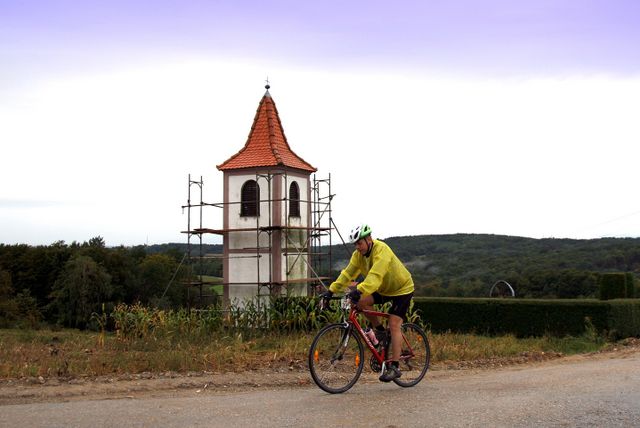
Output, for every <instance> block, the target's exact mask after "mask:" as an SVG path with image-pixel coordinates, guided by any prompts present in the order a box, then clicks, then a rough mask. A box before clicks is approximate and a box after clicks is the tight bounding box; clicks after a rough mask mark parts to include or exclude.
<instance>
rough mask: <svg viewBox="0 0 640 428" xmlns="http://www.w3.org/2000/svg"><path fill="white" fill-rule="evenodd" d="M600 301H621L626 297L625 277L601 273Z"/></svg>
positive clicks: (623, 275) (617, 273) (618, 273)
mask: <svg viewBox="0 0 640 428" xmlns="http://www.w3.org/2000/svg"><path fill="white" fill-rule="evenodd" d="M599 285H600V300H611V299H623V298H625V297H627V295H626V294H627V289H626V275H625V274H624V273H620V272H616V273H603V274H602V275H601V276H600V281H599Z"/></svg>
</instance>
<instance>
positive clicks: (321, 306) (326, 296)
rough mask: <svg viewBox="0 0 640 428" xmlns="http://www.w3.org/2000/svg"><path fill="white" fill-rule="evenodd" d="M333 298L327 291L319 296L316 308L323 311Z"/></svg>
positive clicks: (330, 292) (331, 293)
mask: <svg viewBox="0 0 640 428" xmlns="http://www.w3.org/2000/svg"><path fill="white" fill-rule="evenodd" d="M331 297H333V292H332V291H331V290H327V291H325V292H324V293H322V294H321V295H320V302H318V308H319V309H320V310H321V311H323V310H325V309H327V308H328V307H329V300H330V299H331Z"/></svg>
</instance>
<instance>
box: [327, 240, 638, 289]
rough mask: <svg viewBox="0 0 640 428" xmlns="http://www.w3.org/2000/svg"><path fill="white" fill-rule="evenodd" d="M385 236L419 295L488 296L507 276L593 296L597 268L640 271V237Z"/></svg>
mask: <svg viewBox="0 0 640 428" xmlns="http://www.w3.org/2000/svg"><path fill="white" fill-rule="evenodd" d="M384 241H385V242H386V243H387V244H389V246H391V248H392V249H393V250H394V251H395V253H396V254H397V255H398V257H399V258H400V259H401V260H403V261H404V262H405V263H406V265H407V267H408V268H409V270H410V271H411V273H412V275H413V277H414V281H415V283H416V288H417V294H420V295H437V296H486V295H487V293H488V292H489V289H490V287H491V286H492V285H493V284H494V283H495V282H496V281H497V280H506V281H508V282H509V283H510V284H511V285H512V286H513V287H514V288H515V289H516V293H517V294H518V295H520V296H531V297H578V296H585V297H594V296H595V295H596V291H597V274H598V273H601V272H609V271H625V272H635V273H636V275H637V274H640V238H603V239H591V240H574V239H532V238H522V237H511V236H499V235H471V234H457V235H421V236H404V237H390V238H387V239H385V240H384ZM341 247H342V246H336V247H334V249H333V254H334V260H333V261H334V263H333V265H334V269H339V268H341V267H342V266H343V265H344V264H346V262H347V257H346V252H345V250H344V249H343V248H341ZM336 274H337V272H334V273H333V275H334V276H335V275H336Z"/></svg>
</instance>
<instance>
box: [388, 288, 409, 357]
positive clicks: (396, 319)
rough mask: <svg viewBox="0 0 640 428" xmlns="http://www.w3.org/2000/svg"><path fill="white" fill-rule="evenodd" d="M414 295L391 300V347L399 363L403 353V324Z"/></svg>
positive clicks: (395, 297)
mask: <svg viewBox="0 0 640 428" xmlns="http://www.w3.org/2000/svg"><path fill="white" fill-rule="evenodd" d="M412 298H413V293H409V294H404V295H401V296H393V297H392V298H391V300H392V303H391V309H390V310H389V329H390V330H391V347H392V349H393V355H392V356H391V358H392V360H393V361H399V360H400V355H401V353H402V323H403V322H404V319H405V317H406V315H407V311H408V310H409V305H410V304H411V299H412Z"/></svg>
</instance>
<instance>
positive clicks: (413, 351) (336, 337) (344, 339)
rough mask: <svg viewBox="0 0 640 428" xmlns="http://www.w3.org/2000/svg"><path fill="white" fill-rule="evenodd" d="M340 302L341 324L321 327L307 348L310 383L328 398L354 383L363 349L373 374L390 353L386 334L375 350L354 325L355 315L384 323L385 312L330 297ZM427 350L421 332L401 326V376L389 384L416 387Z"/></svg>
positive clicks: (426, 364) (413, 326)
mask: <svg viewBox="0 0 640 428" xmlns="http://www.w3.org/2000/svg"><path fill="white" fill-rule="evenodd" d="M331 300H340V309H341V310H342V317H343V318H342V319H343V321H342V322H341V323H335V324H329V325H326V326H324V327H323V328H322V329H321V330H320V331H319V332H318V334H317V335H316V337H315V338H314V339H313V342H312V343H311V348H309V371H310V372H311V377H312V378H313V381H314V382H315V383H316V385H318V386H319V387H320V388H321V389H323V390H324V391H326V392H329V393H332V394H339V393H342V392H345V391H347V390H349V389H350V388H351V387H352V386H353V385H354V384H355V383H356V382H357V381H358V378H359V377H360V375H361V374H362V370H363V368H364V363H365V359H364V346H363V343H364V344H365V345H366V346H367V348H369V351H371V358H369V367H370V368H371V370H372V371H374V372H379V373H383V372H384V371H385V369H386V367H387V365H388V364H389V363H390V362H391V355H392V352H393V351H392V350H390V347H391V343H390V342H391V340H390V335H389V331H388V330H387V331H386V332H385V337H383V338H382V340H381V341H380V343H379V344H378V345H377V346H374V345H373V344H372V343H371V341H370V340H369V338H368V337H367V335H366V334H365V332H364V330H363V329H362V327H361V325H360V322H359V321H358V315H360V314H363V315H375V316H378V317H381V318H384V319H386V321H384V322H383V323H386V322H388V318H389V314H388V313H386V312H379V311H370V310H364V309H359V308H358V307H357V306H356V305H354V304H352V302H351V300H350V299H349V298H348V297H347V296H346V295H345V296H342V297H332V298H331ZM430 358H431V350H430V348H429V340H428V339H427V335H426V334H425V332H424V330H422V328H420V327H419V326H418V325H416V324H413V323H404V324H402V351H401V357H400V370H401V372H402V376H401V377H399V378H397V379H394V380H393V381H394V382H395V383H396V384H398V385H400V386H403V387H410V386H414V385H416V384H417V383H418V382H420V381H421V380H422V378H423V377H424V375H425V374H426V373H427V370H428V369H429V361H430Z"/></svg>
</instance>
